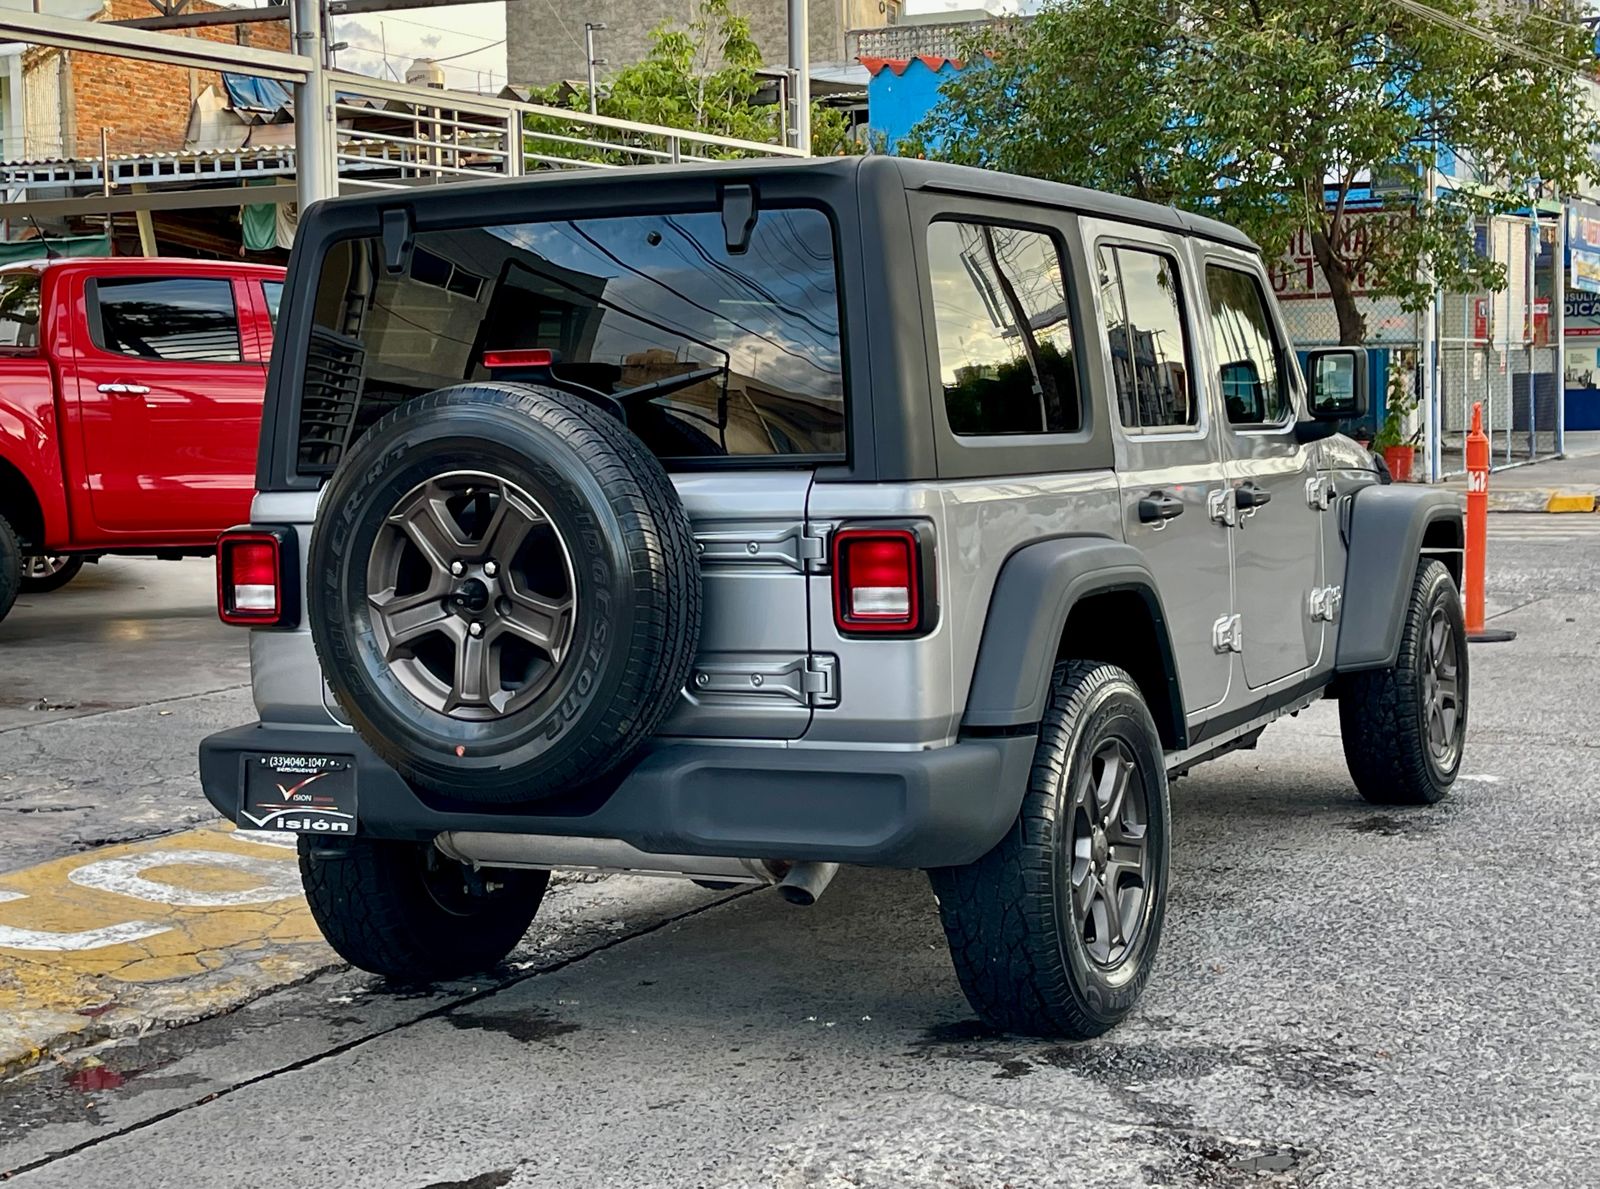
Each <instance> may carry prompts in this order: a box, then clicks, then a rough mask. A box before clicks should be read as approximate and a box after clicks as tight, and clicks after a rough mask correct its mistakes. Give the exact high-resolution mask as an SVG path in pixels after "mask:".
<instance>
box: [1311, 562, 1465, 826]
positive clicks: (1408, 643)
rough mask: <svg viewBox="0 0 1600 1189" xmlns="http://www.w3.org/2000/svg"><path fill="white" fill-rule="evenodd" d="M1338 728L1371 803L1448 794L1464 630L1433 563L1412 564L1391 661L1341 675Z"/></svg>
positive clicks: (1456, 749)
mask: <svg viewBox="0 0 1600 1189" xmlns="http://www.w3.org/2000/svg"><path fill="white" fill-rule="evenodd" d="M1339 731H1340V734H1341V735H1342V736H1343V740H1344V758H1345V763H1346V764H1347V765H1348V766H1349V769H1350V777H1351V779H1352V780H1354V781H1355V784H1356V790H1357V791H1358V792H1359V793H1360V794H1361V795H1362V797H1364V798H1365V799H1366V800H1368V801H1370V802H1372V803H1373V804H1375V805H1431V804H1433V803H1434V802H1435V801H1438V800H1440V799H1441V798H1443V797H1444V796H1445V795H1446V794H1448V793H1449V792H1450V786H1451V785H1453V784H1454V783H1455V779H1456V773H1457V772H1458V771H1460V769H1461V753H1462V748H1463V745H1464V743H1465V742H1466V735H1467V629H1466V623H1465V621H1464V619H1463V617H1462V613H1461V596H1460V595H1459V593H1457V591H1456V584H1455V580H1454V579H1452V578H1451V577H1450V571H1449V570H1447V569H1445V567H1444V566H1443V565H1442V564H1440V563H1439V562H1436V561H1432V560H1424V561H1423V562H1422V563H1421V564H1420V565H1419V566H1418V567H1417V576H1416V578H1415V579H1413V581H1412V586H1411V599H1410V601H1409V602H1408V603H1407V604H1406V619H1405V627H1404V628H1403V629H1402V631H1401V635H1400V655H1399V656H1398V657H1397V658H1396V659H1395V663H1394V664H1393V665H1392V666H1391V667H1390V668H1387V669H1376V670H1373V671H1371V672H1366V673H1351V674H1348V675H1346V676H1345V677H1344V678H1342V685H1341V688H1340V692H1339Z"/></svg>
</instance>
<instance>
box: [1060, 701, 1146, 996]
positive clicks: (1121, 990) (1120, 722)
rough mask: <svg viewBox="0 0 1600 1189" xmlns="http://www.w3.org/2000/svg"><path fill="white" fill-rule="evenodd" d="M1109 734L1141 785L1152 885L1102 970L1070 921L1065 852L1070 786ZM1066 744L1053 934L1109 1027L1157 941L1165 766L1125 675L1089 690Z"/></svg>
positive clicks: (1141, 977)
mask: <svg viewBox="0 0 1600 1189" xmlns="http://www.w3.org/2000/svg"><path fill="white" fill-rule="evenodd" d="M1112 738H1116V739H1120V740H1121V741H1122V742H1123V743H1124V744H1125V745H1126V746H1127V748H1128V750H1129V751H1130V752H1131V753H1132V755H1133V759H1134V763H1135V764H1136V765H1137V767H1138V770H1139V776H1140V779H1141V781H1142V782H1143V785H1144V794H1145V810H1146V813H1145V816H1146V818H1147V823H1148V824H1147V830H1148V835H1147V837H1148V842H1147V846H1148V847H1149V851H1150V860H1151V886H1150V887H1149V888H1148V889H1147V890H1146V896H1145V901H1144V908H1143V914H1142V917H1141V920H1140V929H1139V936H1138V939H1137V940H1136V941H1135V943H1134V945H1133V946H1132V947H1131V948H1130V949H1129V950H1128V952H1127V953H1126V954H1125V955H1124V956H1123V958H1122V960H1121V961H1120V962H1118V963H1117V964H1116V965H1115V966H1113V967H1110V968H1109V969H1108V968H1106V967H1103V966H1100V965H1098V964H1097V963H1095V962H1094V961H1093V960H1092V959H1091V958H1090V957H1089V952H1088V948H1087V946H1086V945H1085V944H1084V941H1083V937H1082V935H1081V934H1080V933H1079V931H1078V928H1077V923H1076V921H1075V920H1074V918H1073V914H1072V884H1071V877H1070V860H1071V855H1070V854H1069V853H1068V852H1069V851H1070V848H1071V846H1072V791H1073V789H1074V788H1076V787H1077V782H1078V781H1079V780H1080V779H1082V776H1083V771H1084V768H1085V767H1087V766H1088V765H1089V764H1090V763H1091V762H1092V761H1093V758H1094V753H1095V752H1096V751H1097V750H1099V747H1100V745H1101V744H1102V743H1104V742H1105V741H1106V740H1108V739H1112ZM1069 747H1070V752H1069V756H1068V759H1069V763H1068V764H1066V765H1065V768H1066V776H1065V778H1064V779H1063V780H1062V781H1061V784H1060V787H1059V789H1058V790H1057V793H1056V818H1055V822H1056V836H1055V840H1054V841H1055V847H1054V849H1055V858H1056V862H1055V865H1054V872H1053V878H1054V880H1055V904H1056V919H1057V936H1058V937H1059V938H1060V939H1061V956H1062V960H1063V961H1064V962H1065V963H1066V965H1067V966H1068V967H1069V969H1070V970H1071V971H1072V979H1071V981H1072V984H1073V986H1074V988H1075V990H1076V991H1077V992H1078V993H1080V994H1081V996H1082V999H1083V1003H1082V1007H1083V1009H1084V1010H1085V1011H1086V1012H1087V1014H1089V1015H1090V1016H1092V1017H1093V1018H1094V1019H1096V1020H1099V1021H1101V1022H1103V1023H1106V1024H1114V1023H1116V1022H1117V1021H1119V1020H1121V1019H1122V1018H1123V1017H1124V1016H1125V1015H1127V1014H1128V1012H1129V1011H1130V1010H1131V1009H1132V1007H1133V1005H1134V1003H1135V1002H1137V1000H1138V998H1139V996H1140V994H1141V993H1142V992H1143V990H1144V985H1145V983H1146V982H1147V981H1149V978H1150V972H1151V969H1152V966H1153V964H1154V963H1153V958H1154V956H1155V954H1156V952H1157V950H1158V949H1159V947H1160V943H1161V927H1162V924H1163V922H1164V920H1165V917H1166V900H1167V869H1168V856H1169V852H1170V849H1171V837H1170V823H1171V813H1170V810H1169V807H1168V798H1167V781H1166V769H1165V765H1164V761H1163V758H1162V754H1161V747H1160V740H1159V737H1158V735H1157V733H1156V729H1155V723H1154V722H1153V721H1152V719H1151V718H1150V712H1149V710H1148V709H1147V708H1146V707H1145V704H1144V701H1143V700H1142V698H1141V697H1140V695H1139V690H1138V687H1137V686H1135V685H1134V684H1133V683H1132V681H1131V680H1129V679H1127V678H1124V677H1118V678H1115V679H1112V680H1109V681H1107V682H1105V683H1104V684H1102V685H1100V686H1099V687H1098V688H1097V689H1096V690H1095V691H1094V693H1093V694H1092V695H1091V697H1090V698H1089V700H1088V702H1087V704H1086V705H1085V706H1084V708H1083V710H1082V712H1081V714H1080V716H1079V718H1078V721H1077V730H1076V731H1074V732H1073V734H1072V737H1071V741H1070V744H1069Z"/></svg>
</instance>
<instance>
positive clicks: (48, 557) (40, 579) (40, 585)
mask: <svg viewBox="0 0 1600 1189" xmlns="http://www.w3.org/2000/svg"><path fill="white" fill-rule="evenodd" d="M82 570H83V558H82V557H78V556H75V555H68V554H59V553H35V554H33V555H32V556H30V557H25V558H23V559H22V589H23V590H24V591H25V592H27V593H28V594H49V593H50V592H51V591H52V590H60V589H61V588H62V587H63V586H65V585H66V584H67V583H69V582H71V581H72V580H73V579H74V578H76V577H77V576H78V574H79V573H80V572H81V571H82Z"/></svg>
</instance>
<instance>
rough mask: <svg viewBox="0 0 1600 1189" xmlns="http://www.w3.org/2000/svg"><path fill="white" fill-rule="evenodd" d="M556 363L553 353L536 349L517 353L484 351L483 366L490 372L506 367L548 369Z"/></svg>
mask: <svg viewBox="0 0 1600 1189" xmlns="http://www.w3.org/2000/svg"><path fill="white" fill-rule="evenodd" d="M555 361H556V357H555V353H554V352H552V351H548V350H542V349H538V348H529V349H527V350H517V351H485V352H484V353H483V366H484V367H486V368H488V369H489V370H490V371H494V370H495V369H496V368H508V367H549V366H550V365H551V364H553V363H554V362H555Z"/></svg>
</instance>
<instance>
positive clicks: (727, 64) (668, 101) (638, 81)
mask: <svg viewBox="0 0 1600 1189" xmlns="http://www.w3.org/2000/svg"><path fill="white" fill-rule="evenodd" d="M761 66H762V61H761V48H760V47H759V46H758V45H756V42H755V39H754V38H753V37H751V35H750V21H749V19H748V18H746V17H744V16H741V15H740V14H738V13H736V12H734V11H733V10H732V8H731V7H730V6H729V0H700V4H699V6H698V8H697V9H696V12H695V15H694V18H693V19H692V20H691V21H690V22H689V24H688V25H687V26H686V27H681V28H680V27H674V26H672V25H670V24H664V25H662V26H660V27H659V28H657V29H656V30H655V31H654V32H653V33H652V34H651V36H650V52H649V53H648V54H647V55H645V57H644V58H643V59H641V60H640V61H638V62H635V63H633V64H632V65H629V66H626V67H624V68H623V69H622V70H620V71H618V72H617V74H616V75H614V76H613V77H612V79H611V80H610V82H609V83H607V84H606V85H605V86H604V87H602V88H601V89H600V94H599V95H598V97H597V103H596V107H597V108H598V110H599V113H600V114H601V115H603V116H612V117H614V118H616V119H619V120H632V121H634V122H636V123H640V124H660V125H663V126H665V127H668V128H681V129H684V130H685V131H690V132H703V133H706V134H708V135H712V136H727V137H732V138H735V139H739V140H751V141H763V142H775V141H776V140H777V139H778V136H779V132H780V130H781V129H780V117H779V112H778V109H777V108H776V107H775V106H774V105H772V104H761V105H758V104H757V103H756V102H755V98H756V94H757V92H758V91H759V90H760V89H761V77H760V74H759V71H760V70H761ZM534 101H535V102H538V103H544V104H547V105H549V106H556V107H570V108H572V109H574V110H582V111H587V110H588V108H589V93H588V90H587V88H583V87H580V88H578V89H576V90H575V91H563V89H562V88H559V87H550V88H546V89H544V90H543V91H542V92H539V93H537V94H536V95H535V96H534ZM527 126H528V128H529V129H530V131H544V132H554V133H556V134H557V135H565V136H578V137H582V136H584V135H587V133H586V132H585V131H584V130H583V129H582V128H581V126H578V125H572V124H568V123H566V122H565V121H562V120H559V119H557V118H555V117H530V118H529V121H528V124H527ZM811 146H812V147H811V151H812V152H813V153H814V154H815V155H817V156H833V155H835V154H838V153H859V152H860V151H861V148H860V147H859V146H858V145H857V144H856V143H855V142H854V141H853V140H852V139H851V136H850V127H849V122H848V120H847V118H846V117H845V115H844V113H842V112H839V111H836V110H834V109H832V108H825V107H821V106H819V105H817V104H812V107H811ZM538 151H539V152H540V153H546V154H548V155H551V156H560V157H563V158H566V159H571V160H590V159H613V160H615V159H616V158H617V156H618V154H617V153H611V154H607V153H605V152H604V151H602V150H594V149H592V148H586V147H584V146H573V145H568V146H564V147H563V146H562V145H561V144H560V143H559V142H554V143H553V144H550V145H546V144H544V143H541V144H539V145H538ZM713 152H715V155H719V156H727V157H737V156H739V155H740V154H739V153H738V152H737V151H736V150H728V151H726V152H716V151H715V150H714V151H713Z"/></svg>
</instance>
